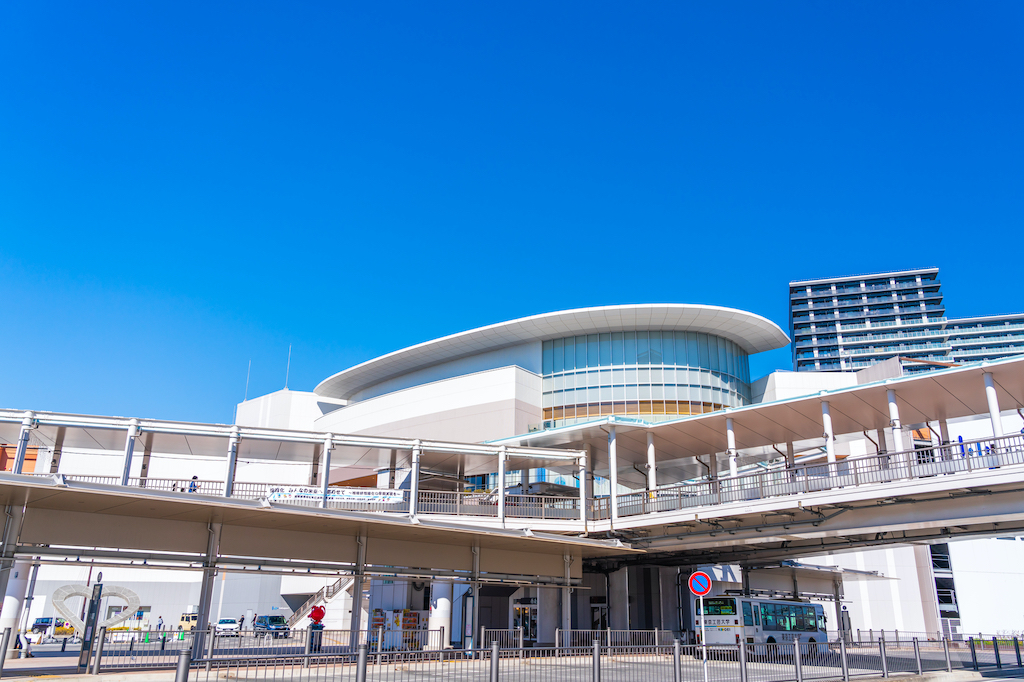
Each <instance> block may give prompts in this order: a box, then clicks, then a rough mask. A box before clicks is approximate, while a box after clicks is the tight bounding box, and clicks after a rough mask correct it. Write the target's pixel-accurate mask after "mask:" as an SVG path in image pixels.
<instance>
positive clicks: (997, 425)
mask: <svg viewBox="0 0 1024 682" xmlns="http://www.w3.org/2000/svg"><path fill="white" fill-rule="evenodd" d="M984 377H985V399H986V400H987V401H988V417H989V419H991V420H992V435H993V436H995V437H996V438H1002V437H1003V420H1002V417H1000V416H999V396H998V395H996V382H995V380H993V379H992V372H985V374H984Z"/></svg>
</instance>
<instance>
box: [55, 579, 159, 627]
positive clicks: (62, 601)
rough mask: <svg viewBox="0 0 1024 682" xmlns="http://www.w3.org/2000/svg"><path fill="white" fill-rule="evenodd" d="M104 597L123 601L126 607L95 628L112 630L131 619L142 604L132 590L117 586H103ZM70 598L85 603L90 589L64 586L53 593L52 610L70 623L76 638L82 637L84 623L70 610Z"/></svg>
mask: <svg viewBox="0 0 1024 682" xmlns="http://www.w3.org/2000/svg"><path fill="white" fill-rule="evenodd" d="M103 596H104V597H115V598H118V599H123V600H124V601H125V602H126V603H127V606H126V607H125V608H124V609H122V610H121V613H118V614H116V615H114V616H111V617H110V618H107V619H106V620H102V621H100V622H99V623H97V625H96V627H97V628H108V629H109V628H112V627H115V626H117V625H120V624H121V623H123V622H125V621H126V620H128V619H129V618H131V617H132V616H133V615H135V613H136V612H137V611H138V610H139V605H140V604H141V603H142V602H141V601H139V595H137V594H135V592H133V591H132V590H129V589H128V588H127V587H120V586H118V585H104V586H103ZM71 597H82V598H83V599H85V600H86V601H88V600H89V599H91V598H92V588H90V587H88V586H87V585H64V586H63V587H58V588H57V589H56V590H55V591H54V593H53V608H54V609H55V610H56V611H57V613H58V614H60V616H61V618H65V619H67V620H68V621H70V623H71V627H73V628H74V629H75V634H77V635H78V636H81V635H82V631H83V630H84V629H85V623H83V622H82V619H81V618H79V617H78V614H77V613H75V612H73V611H72V610H71V607H70V606H68V604H67V600H68V599H70V598H71Z"/></svg>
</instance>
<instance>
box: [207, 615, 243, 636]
mask: <svg viewBox="0 0 1024 682" xmlns="http://www.w3.org/2000/svg"><path fill="white" fill-rule="evenodd" d="M213 627H214V629H216V631H217V634H218V635H220V636H221V637H238V635H239V632H238V630H239V627H238V619H237V618H221V619H220V620H219V621H217V624H216V625H214V626H213Z"/></svg>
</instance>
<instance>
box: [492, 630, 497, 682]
mask: <svg viewBox="0 0 1024 682" xmlns="http://www.w3.org/2000/svg"><path fill="white" fill-rule="evenodd" d="M491 682H498V640H494V641H493V642H491Z"/></svg>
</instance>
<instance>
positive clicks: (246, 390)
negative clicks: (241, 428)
mask: <svg viewBox="0 0 1024 682" xmlns="http://www.w3.org/2000/svg"><path fill="white" fill-rule="evenodd" d="M250 372H252V358H249V368H248V369H247V370H245V396H244V397H243V398H242V402H243V403H244V402H245V401H246V400H248V399H249V373H250ZM231 423H232V424H237V423H238V405H235V416H234V417H232V418H231Z"/></svg>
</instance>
